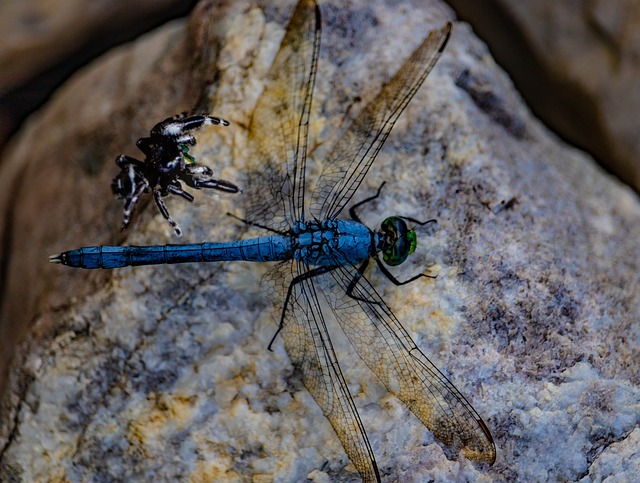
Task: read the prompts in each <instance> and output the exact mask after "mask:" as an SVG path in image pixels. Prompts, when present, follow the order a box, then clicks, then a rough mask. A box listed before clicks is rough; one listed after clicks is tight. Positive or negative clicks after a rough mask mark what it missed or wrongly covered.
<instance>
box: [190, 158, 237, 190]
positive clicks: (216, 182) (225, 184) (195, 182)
mask: <svg viewBox="0 0 640 483" xmlns="http://www.w3.org/2000/svg"><path fill="white" fill-rule="evenodd" d="M181 179H182V180H183V181H184V182H185V183H187V185H189V186H191V187H192V188H196V189H202V188H208V189H217V190H220V191H224V192H226V193H238V192H239V191H240V188H238V187H237V186H236V185H235V184H233V183H231V182H230V181H226V180H224V179H215V178H213V171H211V169H209V168H208V167H206V166H204V165H202V164H200V163H194V164H192V165H189V166H187V169H186V170H185V173H184V175H183V176H181Z"/></svg>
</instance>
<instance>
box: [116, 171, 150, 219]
mask: <svg viewBox="0 0 640 483" xmlns="http://www.w3.org/2000/svg"><path fill="white" fill-rule="evenodd" d="M147 188H149V183H147V180H146V179H144V178H143V180H142V181H141V182H140V183H139V184H138V185H137V186H136V189H135V190H134V191H133V192H132V193H131V196H128V197H127V199H126V201H125V203H124V209H123V211H122V215H123V219H122V230H125V229H126V228H127V227H128V226H129V223H130V222H131V213H132V212H133V209H134V208H135V206H136V204H138V200H139V199H140V195H142V193H144V192H145V191H146V190H147Z"/></svg>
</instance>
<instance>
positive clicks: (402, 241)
mask: <svg viewBox="0 0 640 483" xmlns="http://www.w3.org/2000/svg"><path fill="white" fill-rule="evenodd" d="M381 228H382V232H383V233H384V235H385V243H384V246H383V248H382V259H383V260H384V262H385V263H386V264H387V265H390V266H392V267H394V266H396V265H400V264H401V263H402V262H404V261H405V260H406V259H407V257H408V256H409V255H411V254H412V253H413V252H414V251H415V249H416V245H417V239H416V233H415V231H413V230H409V228H407V224H406V223H405V221H404V220H403V219H402V218H400V217H398V216H390V217H389V218H387V219H386V220H384V221H383V222H382V226H381Z"/></svg>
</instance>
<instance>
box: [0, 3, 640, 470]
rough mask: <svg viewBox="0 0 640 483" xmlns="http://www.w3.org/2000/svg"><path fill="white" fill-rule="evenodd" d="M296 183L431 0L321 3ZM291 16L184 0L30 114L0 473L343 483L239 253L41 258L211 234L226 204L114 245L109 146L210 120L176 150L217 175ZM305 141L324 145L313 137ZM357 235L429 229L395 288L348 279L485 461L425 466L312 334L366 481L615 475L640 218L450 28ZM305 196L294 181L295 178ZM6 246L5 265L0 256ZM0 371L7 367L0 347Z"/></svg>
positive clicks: (621, 452) (629, 379)
mask: <svg viewBox="0 0 640 483" xmlns="http://www.w3.org/2000/svg"><path fill="white" fill-rule="evenodd" d="M320 7H321V10H322V15H323V40H322V46H321V59H320V64H319V72H318V82H317V86H316V95H315V103H314V106H313V112H312V126H311V137H312V140H311V141H312V148H313V152H312V155H313V157H314V158H315V163H316V164H312V166H311V167H310V170H309V172H310V179H311V181H312V182H313V180H314V179H315V178H314V176H315V175H317V173H318V164H317V163H321V162H322V155H323V153H324V152H326V149H327V147H328V145H330V144H331V142H332V140H333V139H335V135H336V133H337V132H339V131H340V129H341V126H342V125H343V124H342V122H343V120H344V119H345V115H346V116H353V114H354V113H356V112H357V111H358V109H360V107H361V106H362V105H364V103H365V102H366V101H367V100H369V99H370V98H371V97H372V96H373V95H374V94H375V92H376V91H377V89H378V87H379V86H380V85H381V84H382V83H383V82H384V80H385V79H388V78H389V76H390V75H391V74H392V73H393V72H395V70H396V69H397V68H398V67H399V66H400V64H401V63H402V61H403V60H404V59H405V58H406V57H407V56H408V55H409V54H410V53H411V51H412V50H413V48H415V47H416V46H417V45H418V44H419V43H420V41H421V40H422V39H423V38H424V37H425V36H426V35H427V33H428V32H429V30H430V29H432V28H435V27H439V26H441V25H442V24H443V23H444V22H445V21H446V20H448V19H451V18H452V13H451V11H450V10H448V8H447V7H446V6H444V5H443V4H442V3H440V2H437V1H435V0H433V1H431V2H427V3H425V2H424V1H417V0H416V1H413V2H412V1H411V0H406V1H399V2H396V3H395V4H394V5H393V6H388V5H387V3H386V2H384V1H382V0H377V1H376V0H374V1H366V2H365V1H359V2H355V3H354V2H351V3H350V4H349V6H348V7H347V6H344V2H338V1H334V2H328V1H324V2H321V3H320ZM291 9H292V2H290V1H287V2H282V3H271V2H269V6H257V5H256V4H255V3H253V2H243V1H241V2H228V4H226V3H223V4H219V3H217V2H211V3H202V4H200V5H199V7H198V9H197V11H196V12H195V13H194V14H193V15H192V17H191V18H190V19H189V20H188V22H184V23H176V24H172V25H169V26H167V27H165V28H162V29H160V30H158V31H157V32H154V33H153V34H151V35H149V36H148V37H146V38H144V39H141V40H140V41H138V42H136V43H135V44H132V45H129V46H127V47H125V48H123V49H119V50H117V51H114V52H113V53H111V54H109V55H107V56H105V57H104V58H103V59H100V60H99V61H97V62H96V63H94V64H93V65H91V66H89V67H88V68H87V69H86V70H84V71H83V72H81V73H79V74H78V75H77V76H76V77H74V78H73V79H72V80H71V81H70V82H69V83H68V84H67V85H65V86H64V87H63V88H62V89H61V90H60V91H59V92H58V93H57V94H56V96H55V97H54V99H52V101H51V102H50V104H49V105H48V106H47V107H46V108H45V109H43V110H42V111H41V112H40V113H38V115H36V116H34V117H33V118H32V119H31V120H30V122H29V123H28V125H27V126H25V128H24V129H23V131H22V132H21V134H20V135H19V136H18V138H17V139H16V140H15V142H14V143H13V145H12V146H11V149H10V150H9V151H8V152H6V153H5V158H4V160H3V164H2V166H1V167H0V169H1V170H2V171H1V172H0V197H1V198H0V212H2V213H3V216H4V219H3V222H4V225H3V228H2V229H3V233H2V237H0V240H2V244H3V245H2V247H1V252H2V253H3V255H5V254H6V256H4V257H3V259H2V264H3V265H2V267H1V268H2V271H1V273H2V277H3V279H2V290H3V299H2V304H3V305H2V313H1V317H2V318H1V319H0V323H1V324H2V325H1V326H0V329H1V330H2V334H3V336H2V337H3V338H4V337H5V335H6V334H14V335H15V334H16V333H20V332H23V333H24V332H26V333H27V334H28V337H27V339H26V340H25V341H24V342H23V343H22V344H21V345H20V346H19V347H18V348H17V357H16V358H15V360H14V362H13V364H12V365H11V368H10V372H9V379H8V385H7V391H6V393H5V395H4V399H3V403H2V409H1V419H0V480H2V481H11V480H12V479H15V480H23V481H36V480H41V481H42V480H68V481H103V480H104V481H106V480H127V481H148V480H150V479H155V480H161V481H174V480H188V479H191V480H193V481H208V480H210V481H220V480H222V479H228V480H236V481H242V480H249V479H251V478H254V479H255V480H256V481H270V480H271V479H274V478H275V479H276V480H278V481H300V480H303V479H304V478H312V479H314V480H315V481H327V480H328V479H331V481H345V480H349V479H355V478H356V477H357V474H355V473H354V469H353V467H352V466H351V465H350V464H349V462H348V460H347V459H346V456H345V454H344V452H343V450H342V447H341V445H340V443H339V442H338V440H337V438H336V437H335V435H334V433H333V431H332V429H331V427H330V425H329V424H328V422H327V421H326V420H325V419H324V418H323V416H322V414H321V412H320V410H319V409H318V407H317V406H316V405H315V403H314V402H313V400H312V398H311V396H310V395H309V394H308V393H307V392H306V391H305V390H304V388H303V387H302V385H301V383H300V380H299V378H298V376H297V375H296V374H295V373H293V371H292V368H291V365H290V363H289V361H288V358H287V355H286V353H285V352H284V350H283V349H282V346H281V343H280V342H278V341H277V342H276V343H275V346H274V352H269V351H267V350H266V347H267V345H268V343H269V341H270V339H271V337H272V336H273V334H274V331H275V328H276V327H275V325H274V324H273V322H272V319H271V314H270V310H269V308H270V306H271V304H270V301H269V300H268V299H266V297H264V296H263V294H262V291H261V288H260V285H259V282H258V281H259V277H260V275H261V274H262V273H263V272H264V269H265V267H264V266H261V265H257V264H248V263H227V264H218V265H210V266H203V265H185V266H171V267H150V268H149V267H148V268H136V269H123V270H118V271H114V272H83V271H79V270H71V269H68V268H65V267H61V266H50V265H48V264H47V263H46V257H47V255H48V254H51V253H55V252H58V251H60V250H63V249H70V248H75V247H78V246H83V245H91V244H97V243H107V242H118V243H129V244H150V243H170V242H174V243H175V242H178V241H180V242H197V241H203V240H229V239H232V238H234V237H238V236H243V235H244V233H243V232H244V228H243V227H242V226H241V225H240V224H239V223H237V222H235V221H234V220H232V219H230V218H228V217H226V216H225V213H226V212H227V211H234V212H236V213H239V214H240V215H241V214H242V203H243V201H242V200H243V198H242V195H238V196H232V195H217V194H211V193H196V194H197V198H196V201H195V202H194V203H193V204H191V205H190V204H188V203H186V202H184V201H183V200H170V201H169V205H170V209H171V212H172V214H173V216H174V217H175V219H176V220H177V221H178V222H179V223H180V224H181V226H182V228H183V229H184V231H185V236H184V237H183V239H182V240H177V239H175V237H173V236H172V233H171V229H170V227H169V226H168V225H167V224H166V223H165V222H164V221H163V220H162V218H161V217H160V215H159V214H157V212H156V210H155V209H154V210H152V209H148V210H144V211H143V213H141V214H140V215H139V216H138V217H137V219H136V220H134V223H133V225H132V227H131V229H130V230H129V231H128V232H127V233H125V234H124V235H119V234H118V229H119V226H120V221H121V205H120V203H119V202H117V201H115V200H114V199H113V198H112V197H111V194H110V191H109V183H110V180H111V177H112V176H113V175H114V174H115V172H116V171H117V170H116V168H115V165H114V164H113V159H114V158H115V155H116V154H118V153H121V152H125V153H127V154H130V155H136V154H137V153H136V150H135V145H134V142H135V140H136V139H137V138H138V137H141V136H143V135H146V133H147V132H148V129H149V128H150V127H151V126H153V124H155V123H156V122H157V121H159V120H161V119H163V118H164V117H165V116H167V115H170V114H174V113H176V112H180V111H183V110H189V109H192V108H194V106H195V109H196V110H199V111H200V112H203V111H208V112H210V113H212V114H214V115H219V116H222V117H225V118H227V119H229V120H230V121H231V122H232V125H231V126H229V127H227V128H217V127H212V128H210V129H207V130H206V131H203V132H202V133H201V134H200V136H199V138H198V139H199V145H198V147H197V150H196V151H195V152H196V153H197V156H198V157H199V159H200V160H201V161H203V162H205V163H207V164H209V165H210V166H211V167H212V168H213V169H215V170H216V172H218V173H220V174H221V175H222V177H223V178H225V179H228V180H231V181H234V182H238V184H242V179H243V177H242V174H243V171H244V169H245V168H246V165H247V160H250V159H251V154H250V152H249V151H248V149H247V140H246V126H247V122H248V118H249V115H250V113H251V110H252V108H253V105H254V103H255V101H256V99H257V97H258V95H259V93H260V89H261V82H262V79H263V78H264V76H265V72H266V71H267V69H268V67H269V65H270V61H271V59H272V58H273V56H274V54H275V51H276V49H277V48H278V45H279V41H280V39H281V38H282V35H283V25H285V24H286V21H287V19H288V16H289V14H290V12H291ZM325 141H326V142H325ZM384 180H386V181H387V186H386V187H385V189H384V191H383V194H382V196H381V198H380V199H378V200H377V201H376V202H375V203H371V204H368V205H366V206H365V207H363V210H362V217H363V219H364V220H365V221H366V222H367V223H369V224H370V225H371V226H375V225H376V224H378V223H379V222H380V221H381V220H382V219H384V217H386V216H388V215H390V214H395V213H398V214H402V215H406V216H411V217H415V218H431V217H434V218H437V220H438V224H437V225H436V226H434V225H430V226H429V227H428V228H427V229H424V230H423V231H422V232H421V233H419V237H420V238H419V246H418V250H417V253H416V254H415V255H413V257H412V258H410V259H409V261H407V263H406V264H405V265H402V266H401V267H398V269H397V270H395V272H394V273H396V274H397V275H398V276H399V277H401V278H406V277H408V276H410V275H413V274H415V273H417V272H420V271H425V270H429V271H430V272H431V273H437V274H438V277H437V278H436V279H432V280H426V281H422V280H421V281H419V282H416V283H413V284H411V285H408V286H405V287H401V288H398V287H396V286H394V285H392V284H390V283H389V282H388V281H386V280H385V279H384V277H383V276H381V275H380V274H379V273H378V272H377V271H376V270H375V269H372V270H371V273H370V278H371V280H372V282H373V283H374V284H375V285H376V286H377V287H378V288H379V290H380V292H381V293H382V294H383V296H384V297H385V299H386V300H387V302H388V303H389V305H390V306H391V307H392V308H393V309H394V311H395V313H396V315H397V316H398V318H399V319H400V320H401V321H402V322H403V323H404V324H405V325H406V327H407V328H408V329H409V330H410V332H411V333H412V334H413V335H414V337H415V339H416V341H417V342H418V344H419V346H420V347H421V348H422V350H423V351H424V352H425V353H426V354H427V355H428V356H429V357H430V358H432V360H433V362H434V363H435V364H436V365H438V366H439V367H440V368H441V369H442V370H443V371H444V372H445V373H446V374H447V375H448V376H450V378H451V380H452V381H453V382H454V383H455V384H456V385H457V387H458V388H459V389H460V390H461V391H462V392H463V393H464V394H465V395H466V396H467V397H468V399H469V401H470V402H471V403H472V404H473V405H474V407H475V408H476V409H477V410H478V412H479V413H480V414H481V415H482V416H483V417H484V419H485V420H486V421H487V423H488V425H489V427H490V429H491V431H492V433H493V435H494V438H495V440H496V446H497V449H498V456H497V461H496V463H495V465H494V466H493V467H491V468H487V467H482V466H477V465H474V464H472V463H470V462H469V461H465V460H458V461H450V460H448V459H447V458H446V457H445V455H444V452H443V450H442V449H441V447H440V446H439V445H438V444H437V443H435V442H434V439H433V437H432V436H431V435H430V433H429V432H428V431H427V430H426V429H425V428H424V426H422V425H421V424H420V423H419V422H418V421H417V419H416V418H414V417H413V416H412V415H410V414H409V413H408V411H407V410H406V408H405V407H403V406H402V404H401V403H399V402H398V401H397V400H396V399H395V398H393V397H392V396H390V395H388V394H387V393H386V391H385V390H384V389H383V387H382V386H381V385H380V384H379V383H378V382H377V381H376V380H375V379H374V376H373V375H372V374H371V373H370V372H369V371H368V370H367V369H366V368H364V367H363V366H362V364H360V363H359V362H358V360H357V356H356V355H355V354H354V352H353V351H352V350H351V349H350V347H349V346H348V343H347V342H346V341H345V340H344V337H343V336H342V335H341V334H340V333H339V331H335V332H334V334H335V336H334V338H333V339H334V344H335V347H336V351H337V352H338V357H339V359H340V361H341V364H342V368H343V371H344V373H345V376H346V378H347V380H348V381H349V382H350V384H351V385H350V389H351V391H352V394H353V395H354V398H355V400H356V404H357V405H358V408H359V410H360V413H361V415H362V417H363V421H364V424H365V426H366V428H367V430H368V434H369V437H370V439H371V442H372V445H373V449H374V451H375V453H376V456H377V458H378V463H379V465H380V469H381V472H382V474H383V478H384V479H386V480H389V481H395V480H402V481H412V480H413V481H427V480H429V479H434V480H438V481H442V480H487V481H488V480H491V479H507V480H511V481H514V480H520V481H540V480H578V479H580V478H586V479H589V478H591V477H594V478H596V477H602V478H604V477H606V476H609V475H612V474H617V475H619V476H620V477H621V478H622V479H633V478H634V477H636V475H637V472H638V465H639V462H638V453H637V450H636V448H637V444H638V425H639V422H640V411H639V409H640V389H639V387H638V384H639V383H640V372H639V368H638V364H637V361H638V358H639V355H640V354H639V352H640V349H639V348H640V333H639V332H640V325H639V324H638V316H639V315H640V294H639V291H638V282H639V279H640V267H639V266H638V265H639V264H640V262H639V260H640V246H639V242H638V240H640V203H639V201H638V198H637V196H636V195H635V194H633V193H632V192H631V191H630V190H629V189H627V188H625V187H623V186H621V185H620V184H619V183H618V182H616V181H615V180H613V179H612V178H611V177H610V176H608V175H606V174H604V173H603V172H602V171H601V170H600V169H599V168H597V167H595V166H594V163H593V161H592V160H591V159H590V158H588V157H587V156H585V155H584V154H583V153H581V152H579V151H577V150H575V149H572V148H571V147H569V146H567V145H565V144H563V143H561V142H560V141H558V139H557V138H556V137H554V136H553V135H552V134H550V133H549V132H548V131H547V130H546V129H545V128H544V127H543V126H542V125H541V124H540V123H538V122H537V121H536V120H535V119H533V118H532V116H531V115H530V113H529V112H528V111H527V109H526V107H525V106H524V105H523V103H522V102H521V100H520V98H519V96H518V94H517V93H515V92H514V90H513V87H512V85H511V83H510V81H509V79H508V78H507V77H506V76H505V75H504V73H502V72H501V71H500V69H499V68H498V67H497V66H496V65H495V63H494V62H493V61H492V59H491V57H490V56H489V54H488V52H487V49H486V48H485V46H484V45H483V44H482V43H480V42H479V41H478V40H477V39H476V38H475V37H474V36H473V34H472V33H471V30H470V28H469V27H468V26H467V25H465V24H462V23H456V24H455V25H454V31H453V36H452V39H451V41H450V43H449V46H448V47H447V50H446V52H445V54H444V55H443V57H442V58H441V60H440V62H439V64H438V65H437V66H436V68H435V69H434V71H433V72H432V74H431V75H430V77H429V79H428V80H427V82H426V84H425V85H424V86H423V87H422V88H421V90H420V91H419V92H418V94H417V95H416V97H415V99H414V100H413V102H412V103H411V104H410V105H409V107H408V108H407V110H406V111H405V113H404V114H403V116H402V117H401V118H400V120H399V122H398V123H397V125H396V127H395V129H394V131H393V132H392V134H391V136H390V137H389V139H388V141H387V144H386V146H385V148H384V149H383V151H382V152H381V153H380V155H379V158H378V160H377V161H376V164H375V165H374V168H373V169H372V172H371V173H370V174H369V176H368V177H367V178H366V180H365V182H364V183H363V185H362V187H361V189H360V191H359V192H358V194H357V195H356V198H357V199H362V198H364V197H366V196H369V195H371V194H373V193H374V192H375V189H376V188H377V187H378V186H379V184H380V183H381V182H382V181H384ZM311 184H313V183H311ZM9 255H10V256H9ZM5 356H6V354H5Z"/></svg>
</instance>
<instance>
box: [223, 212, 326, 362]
mask: <svg viewBox="0 0 640 483" xmlns="http://www.w3.org/2000/svg"><path fill="white" fill-rule="evenodd" d="M227 214H228V213H227ZM230 216H234V215H230ZM336 268H338V267H337V266H334V267H317V268H314V269H313V270H309V271H308V272H305V273H303V274H302V275H298V276H297V277H294V279H293V280H291V283H290V284H289V288H288V289H287V296H286V297H285V298H284V304H283V306H282V315H281V316H280V323H279V324H278V330H276V333H275V334H273V337H272V338H271V342H269V345H268V346H267V349H269V350H270V351H272V352H273V349H272V348H271V346H273V343H274V342H275V340H276V337H278V334H279V333H280V331H281V330H282V328H283V327H284V316H285V315H286V314H287V306H288V305H289V298H290V297H291V294H292V293H293V287H294V286H295V285H297V284H299V283H300V282H302V281H304V280H307V279H309V278H313V277H316V276H318V275H322V274H323V273H329V272H330V271H331V270H335V269H336Z"/></svg>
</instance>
